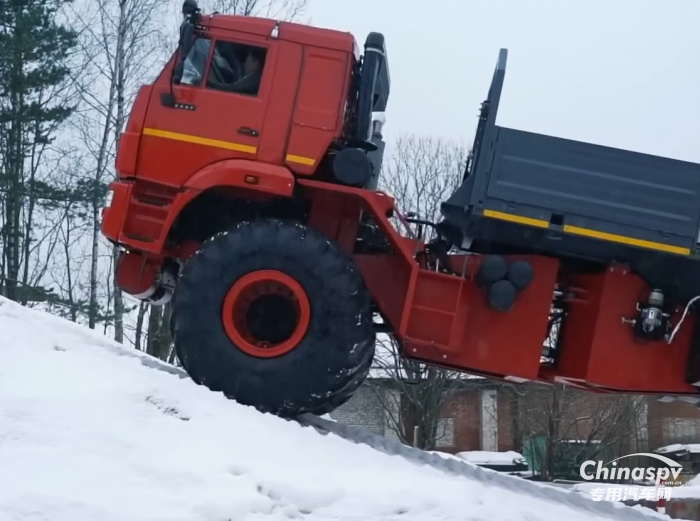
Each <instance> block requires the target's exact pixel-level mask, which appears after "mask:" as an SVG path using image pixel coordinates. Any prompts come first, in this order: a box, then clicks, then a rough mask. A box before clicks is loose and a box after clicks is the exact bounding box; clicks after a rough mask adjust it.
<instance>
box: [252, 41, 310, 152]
mask: <svg viewBox="0 0 700 521" xmlns="http://www.w3.org/2000/svg"><path fill="white" fill-rule="evenodd" d="M276 55H277V57H276V58H277V59H276V60H275V81H273V82H272V85H271V90H270V95H269V97H268V98H267V112H266V114H265V122H264V123H263V129H262V132H261V133H260V149H259V155H258V159H259V160H260V161H264V162H266V163H274V164H278V165H280V164H283V161H284V156H285V149H286V148H287V140H288V138H289V134H290V123H291V120H292V112H293V110H294V100H295V98H296V94H297V86H298V85H299V76H300V71H301V64H302V46H301V45H299V44H296V43H291V42H285V41H280V42H279V43H278V45H277V53H276ZM287 153H290V151H287ZM291 153H292V154H293V153H294V152H291Z"/></svg>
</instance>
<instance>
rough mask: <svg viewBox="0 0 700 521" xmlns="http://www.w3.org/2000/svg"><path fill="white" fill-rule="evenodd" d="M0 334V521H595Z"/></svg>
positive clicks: (111, 353)
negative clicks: (300, 520)
mask: <svg viewBox="0 0 700 521" xmlns="http://www.w3.org/2000/svg"><path fill="white" fill-rule="evenodd" d="M0 331H1V332H2V334H1V336H0V360H1V363H0V520H2V521H14V520H22V521H29V520H42V521H44V520H51V521H96V520H99V521H156V520H157V521H165V520H168V521H229V520H231V521H233V520H235V521H246V520H259V519H266V520H285V521H286V520H289V519H304V520H308V521H314V520H331V519H333V520H344V521H353V520H357V521H359V520H362V521H371V520H377V521H378V520H382V521H384V520H387V521H388V520H397V521H398V520H402V521H414V520H415V521H418V520H420V521H429V520H434V521H437V520H455V521H456V520H460V521H465V520H469V521H479V520H483V521H487V520H488V521H517V520H528V521H550V520H551V521H555V520H561V519H566V520H567V521H594V520H596V519H603V518H601V517H598V518H596V517H595V516H593V515H591V513H590V512H585V511H583V510H581V509H573V508H569V507H567V506H566V505H562V504H557V503H555V502H550V501H547V500H542V499H536V498H534V497H530V496H528V495H527V494H525V493H523V494H520V493H517V492H514V491H511V490H504V489H502V488H498V487H494V486H488V485H486V484H483V483H480V482H477V481H474V480H470V479H466V478H462V477H455V476H450V475H447V474H445V473H442V472H440V471H438V470H436V469H433V468H430V467H421V466H418V465H415V464H412V463H410V462H408V461H406V460H404V459H403V458H400V457H396V456H394V457H392V456H388V455H385V454H382V453H379V452H376V451H374V450H372V449H371V448H370V447H367V446H363V445H356V444H353V443H350V442H347V441H345V440H343V439H341V438H339V437H338V436H335V435H328V436H321V435H319V434H318V433H317V432H316V431H315V430H314V429H312V428H308V427H302V426H300V425H298V424H296V423H294V422H287V421H284V420H281V419H278V418H276V417H273V416H269V415H262V414H259V413H258V412H257V411H255V410H254V409H252V408H248V407H243V406H240V405H238V404H236V403H234V402H231V401H228V400H226V399H225V398H224V397H223V396H222V395H220V394H217V393H212V392H209V391H208V390H207V389H206V388H204V387H201V386H197V385H196V384H194V383H193V382H192V381H191V380H190V379H189V378H187V377H186V375H184V374H183V373H182V372H181V371H179V370H177V369H175V368H173V367H171V366H168V365H166V364H163V363H161V362H159V361H157V360H155V359H153V358H151V357H148V356H146V355H143V354H141V353H139V352H136V351H134V350H131V349H127V348H123V347H121V346H119V345H118V344H115V343H114V342H112V341H110V340H109V339H107V338H105V337H103V336H101V335H100V334H98V333H96V332H92V331H89V330H87V329H84V328H82V327H80V326H78V325H75V324H72V323H70V322H67V321H64V320H61V319H59V318H57V317H53V316H50V315H48V314H45V313H41V312H37V311H32V310H29V309H26V308H23V307H21V306H19V305H17V304H15V303H12V302H10V301H8V300H5V299H0ZM513 479H517V478H513ZM620 510H629V509H626V508H625V509H620Z"/></svg>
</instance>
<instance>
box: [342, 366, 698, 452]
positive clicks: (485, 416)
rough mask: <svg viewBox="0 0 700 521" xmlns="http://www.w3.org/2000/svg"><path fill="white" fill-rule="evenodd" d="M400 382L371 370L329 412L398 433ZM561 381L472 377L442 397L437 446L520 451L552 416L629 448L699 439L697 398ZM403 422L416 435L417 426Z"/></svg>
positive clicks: (564, 429)
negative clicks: (592, 389)
mask: <svg viewBox="0 0 700 521" xmlns="http://www.w3.org/2000/svg"><path fill="white" fill-rule="evenodd" d="M400 388H401V387H400V385H397V384H396V382H394V381H393V380H391V379H378V378H373V379H371V380H370V381H368V383H366V384H365V385H364V386H363V387H362V388H361V389H360V391H359V392H358V393H357V394H356V395H355V396H354V397H353V398H352V399H351V400H350V401H349V402H348V403H346V404H345V405H344V406H342V407H340V408H339V409H338V410H336V411H335V412H333V413H332V414H331V417H332V418H333V419H335V420H336V421H339V422H341V423H345V424H348V425H353V426H358V427H362V428H364V429H367V430H369V431H371V432H373V433H376V434H380V435H383V436H387V437H391V438H397V434H396V432H397V430H396V429H397V422H399V421H403V422H407V423H408V422H410V420H409V419H407V418H401V413H400V410H401V392H400ZM560 389H561V391H560V392H558V393H555V392H553V391H552V389H551V388H550V387H547V386H539V385H533V384H518V385H514V384H509V383H500V382H494V381H490V380H487V379H476V380H471V381H469V382H468V383H466V384H465V385H464V386H463V388H460V389H458V390H456V391H455V392H454V393H453V394H452V395H451V396H450V398H449V399H447V400H446V401H445V402H444V403H443V406H442V410H441V414H440V420H439V427H438V431H439V438H438V440H437V448H438V449H439V450H442V451H445V452H452V453H456V452H461V451H473V450H484V451H507V450H515V451H522V448H523V444H524V440H525V439H527V438H528V437H529V436H533V435H537V434H538V433H539V432H541V431H542V430H546V429H551V428H552V419H555V420H556V422H555V423H556V428H557V429H558V437H559V438H560V439H568V440H571V442H595V441H596V440H598V441H600V440H601V439H607V442H608V443H611V440H612V436H613V434H615V436H617V438H619V439H616V440H615V442H616V443H622V444H625V445H624V447H621V448H620V450H622V451H623V452H626V451H627V450H632V449H638V450H639V451H646V450H654V449H656V448H658V447H661V446H664V445H670V444H673V443H700V410H698V409H697V408H696V407H695V406H694V405H693V404H690V403H685V402H672V403H665V402H663V401H660V400H659V399H658V398H656V397H653V396H649V397H641V396H630V395H623V396H620V395H606V394H597V393H588V392H583V391H578V390H574V389H572V388H566V389H563V388H560ZM404 428H405V432H406V433H407V437H408V438H409V439H408V441H409V442H411V439H410V438H411V434H410V433H411V426H410V425H406V424H404ZM613 428H615V429H618V430H617V431H616V433H613V431H612V429H613Z"/></svg>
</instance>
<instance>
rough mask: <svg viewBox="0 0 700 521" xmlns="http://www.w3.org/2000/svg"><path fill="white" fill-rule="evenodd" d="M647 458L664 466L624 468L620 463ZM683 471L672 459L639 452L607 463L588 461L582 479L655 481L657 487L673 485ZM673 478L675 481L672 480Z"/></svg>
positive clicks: (583, 468)
mask: <svg viewBox="0 0 700 521" xmlns="http://www.w3.org/2000/svg"><path fill="white" fill-rule="evenodd" d="M635 456H636V457H640V456H646V457H647V458H653V459H656V460H658V461H660V462H662V463H663V466H656V467H623V466H622V465H621V464H618V462H619V461H620V460H622V459H625V458H632V457H635ZM681 470H683V466H682V465H681V464H680V463H677V462H675V461H673V460H672V459H671V458H667V457H666V456H661V455H659V454H649V453H647V452H639V453H636V454H628V455H627V456H622V457H620V458H616V459H614V460H612V461H608V462H607V463H603V462H602V461H593V460H588V461H584V462H583V463H582V464H581V470H580V473H581V477H582V478H583V479H585V480H586V481H593V480H596V481H604V480H611V481H621V480H625V481H626V480H633V481H653V482H654V483H655V484H656V485H657V486H658V485H659V484H660V483H661V482H662V481H663V482H664V483H665V484H666V485H670V484H672V483H671V482H674V483H675V481H676V480H677V479H678V475H679V474H680V473H681ZM670 478H673V479H670Z"/></svg>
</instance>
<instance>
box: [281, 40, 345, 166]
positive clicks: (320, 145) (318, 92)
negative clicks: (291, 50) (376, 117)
mask: <svg viewBox="0 0 700 521" xmlns="http://www.w3.org/2000/svg"><path fill="white" fill-rule="evenodd" d="M350 58H351V55H350V54H348V53H343V52H339V51H333V50H328V49H321V48H318V47H312V46H307V47H305V48H304V56H303V63H302V73H301V80H300V82H299V89H298V92H297V99H296V106H295V108H294V115H293V119H292V131H291V136H290V139H289V146H288V148H287V156H286V162H287V164H288V165H289V167H290V168H292V169H293V170H294V171H296V172H297V173H300V174H307V175H309V174H312V173H313V172H314V171H315V169H316V166H317V163H318V161H319V160H320V158H321V157H323V155H324V153H325V152H326V150H327V149H328V146H329V145H330V143H331V141H332V140H333V139H334V138H335V137H337V136H339V135H340V130H341V128H342V118H343V113H344V104H345V100H346V94H347V91H348V82H349V79H350V67H351V61H350Z"/></svg>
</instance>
